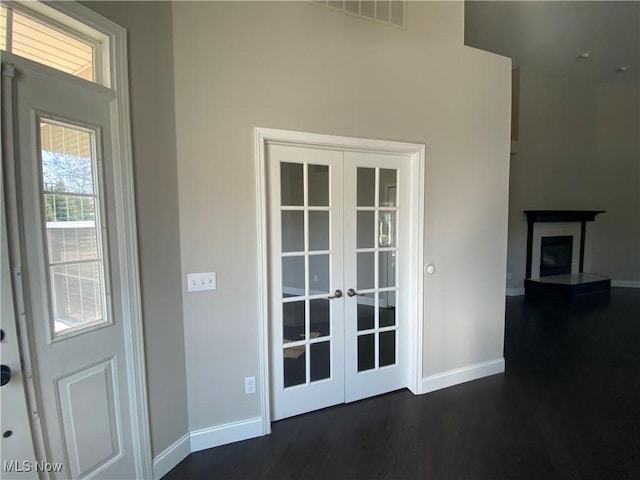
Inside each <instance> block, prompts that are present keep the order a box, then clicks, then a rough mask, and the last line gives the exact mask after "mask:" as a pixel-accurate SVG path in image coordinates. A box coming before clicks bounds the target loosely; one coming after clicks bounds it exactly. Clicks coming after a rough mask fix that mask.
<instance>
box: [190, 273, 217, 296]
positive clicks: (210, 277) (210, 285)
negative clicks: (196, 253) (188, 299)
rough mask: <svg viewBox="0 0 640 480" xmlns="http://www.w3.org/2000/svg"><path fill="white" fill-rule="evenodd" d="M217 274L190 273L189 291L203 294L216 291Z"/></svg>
mask: <svg viewBox="0 0 640 480" xmlns="http://www.w3.org/2000/svg"><path fill="white" fill-rule="evenodd" d="M216 283H217V282H216V272H207V273H190V274H188V275H187V290H188V291H189V292H201V291H203V290H215V289H216Z"/></svg>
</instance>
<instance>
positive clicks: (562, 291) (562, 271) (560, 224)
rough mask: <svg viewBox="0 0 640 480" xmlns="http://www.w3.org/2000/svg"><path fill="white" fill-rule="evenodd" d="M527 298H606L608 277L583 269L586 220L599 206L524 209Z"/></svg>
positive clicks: (595, 213) (589, 219) (609, 283)
mask: <svg viewBox="0 0 640 480" xmlns="http://www.w3.org/2000/svg"><path fill="white" fill-rule="evenodd" d="M524 213H525V214H526V215H527V223H528V230H527V265H526V278H525V281H524V287H525V296H526V298H527V299H528V300H529V299H530V300H569V301H572V300H576V299H581V298H588V299H598V300H608V298H609V292H610V289H611V280H610V279H609V278H607V277H604V276H602V275H598V274H595V273H585V272H584V265H585V243H586V242H585V241H586V234H587V232H586V223H587V222H592V221H594V220H595V217H596V215H598V214H600V213H604V212H603V211H602V210H526V211H525V212H524Z"/></svg>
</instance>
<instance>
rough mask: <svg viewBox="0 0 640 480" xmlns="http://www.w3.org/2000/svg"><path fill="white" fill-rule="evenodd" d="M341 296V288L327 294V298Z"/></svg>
mask: <svg viewBox="0 0 640 480" xmlns="http://www.w3.org/2000/svg"><path fill="white" fill-rule="evenodd" d="M340 297H342V290H339V289H338V290H336V291H335V292H333V295H329V296H328V297H327V298H330V299H331V298H340Z"/></svg>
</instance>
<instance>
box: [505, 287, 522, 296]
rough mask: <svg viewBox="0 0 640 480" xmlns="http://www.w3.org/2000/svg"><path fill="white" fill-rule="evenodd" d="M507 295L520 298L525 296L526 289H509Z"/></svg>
mask: <svg viewBox="0 0 640 480" xmlns="http://www.w3.org/2000/svg"><path fill="white" fill-rule="evenodd" d="M505 293H506V295H507V297H519V296H520V295H524V287H520V288H507V289H506V291H505Z"/></svg>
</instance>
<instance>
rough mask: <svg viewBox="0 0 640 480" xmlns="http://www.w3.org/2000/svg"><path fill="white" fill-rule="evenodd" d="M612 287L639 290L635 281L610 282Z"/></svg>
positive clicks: (638, 285)
mask: <svg viewBox="0 0 640 480" xmlns="http://www.w3.org/2000/svg"><path fill="white" fill-rule="evenodd" d="M611 286H612V287H624V288H640V282H639V281H635V280H611Z"/></svg>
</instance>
